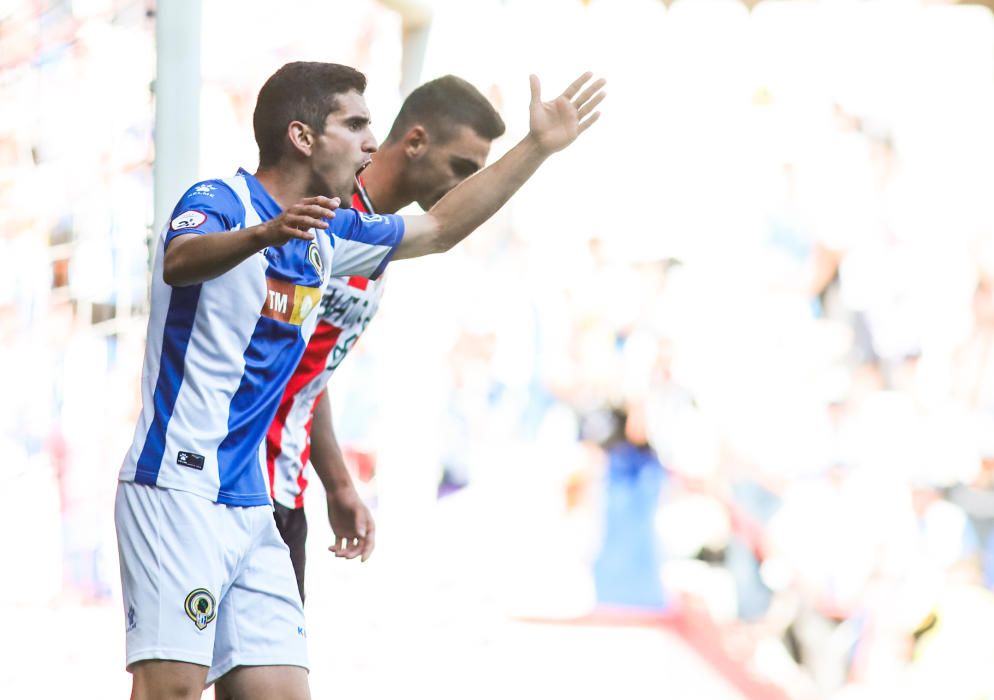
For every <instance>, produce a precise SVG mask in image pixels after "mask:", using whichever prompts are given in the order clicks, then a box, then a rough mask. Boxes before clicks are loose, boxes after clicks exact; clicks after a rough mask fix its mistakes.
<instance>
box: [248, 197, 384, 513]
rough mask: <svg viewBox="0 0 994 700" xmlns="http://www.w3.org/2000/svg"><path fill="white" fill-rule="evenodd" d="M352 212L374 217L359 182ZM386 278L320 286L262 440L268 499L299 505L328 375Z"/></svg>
mask: <svg viewBox="0 0 994 700" xmlns="http://www.w3.org/2000/svg"><path fill="white" fill-rule="evenodd" d="M352 208H353V209H355V210H357V211H359V212H364V213H368V214H374V213H375V212H374V211H373V208H372V205H371V204H370V202H369V197H368V196H367V195H366V191H365V190H364V189H363V188H362V183H361V182H360V183H359V186H358V187H357V191H356V193H355V194H354V195H353V196H352ZM385 277H386V276H385V275H383V276H381V277H379V278H378V279H376V280H371V279H366V278H365V277H332V278H330V279H329V280H328V282H327V284H326V286H325V287H324V290H323V296H322V298H321V305H320V307H319V308H318V314H319V316H318V322H317V328H315V330H314V334H313V335H312V336H311V338H310V341H309V342H308V343H307V347H306V349H305V350H304V356H303V357H302V358H301V360H300V363H299V364H298V365H297V369H296V370H295V371H294V373H293V375H292V376H291V377H290V381H289V382H288V383H287V386H286V390H285V391H284V392H283V398H282V399H281V400H280V406H279V409H278V410H277V411H276V418H275V419H274V420H273V423H272V425H270V426H269V432H268V433H267V435H266V466H267V467H268V469H269V484H270V495H271V496H272V498H273V500H274V501H275V502H276V503H279V504H281V505H283V506H285V507H287V508H302V507H303V505H304V491H305V489H306V488H307V482H308V474H309V471H310V467H309V463H310V453H311V424H312V422H313V419H314V408H315V406H317V402H318V399H319V398H320V397H321V392H322V391H324V389H325V387H326V386H327V384H328V380H329V379H331V375H332V374H334V372H335V370H336V369H337V368H338V366H339V365H340V364H341V363H342V360H344V359H345V356H346V355H347V354H348V353H349V350H351V349H352V347H353V346H354V345H355V343H356V341H357V340H358V339H359V336H360V335H362V332H363V331H365V330H366V326H368V325H369V322H370V321H371V320H373V316H374V315H376V311H377V309H378V308H379V305H380V297H381V296H382V295H383V283H384V280H385Z"/></svg>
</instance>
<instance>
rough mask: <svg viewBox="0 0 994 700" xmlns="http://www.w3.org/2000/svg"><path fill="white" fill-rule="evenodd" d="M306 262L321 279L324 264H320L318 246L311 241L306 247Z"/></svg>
mask: <svg viewBox="0 0 994 700" xmlns="http://www.w3.org/2000/svg"><path fill="white" fill-rule="evenodd" d="M307 260H308V261H309V262H310V263H311V265H313V266H314V269H315V270H317V273H318V277H321V276H322V275H323V274H324V264H323V263H322V262H321V251H320V250H318V244H317V243H316V242H314V241H311V244H310V245H309V246H308V247H307Z"/></svg>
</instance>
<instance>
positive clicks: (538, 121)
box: [528, 73, 607, 153]
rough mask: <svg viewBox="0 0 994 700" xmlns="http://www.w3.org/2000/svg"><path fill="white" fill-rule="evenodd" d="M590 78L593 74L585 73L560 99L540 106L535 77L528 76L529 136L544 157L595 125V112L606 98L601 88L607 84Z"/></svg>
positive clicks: (540, 99) (538, 89) (604, 81)
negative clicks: (529, 101) (529, 102)
mask: <svg viewBox="0 0 994 700" xmlns="http://www.w3.org/2000/svg"><path fill="white" fill-rule="evenodd" d="M593 77H594V74H593V73H584V74H583V75H581V76H580V77H579V78H577V79H576V80H574V81H573V82H572V83H571V84H570V86H569V87H568V88H566V89H565V90H564V91H563V94H561V95H560V96H559V97H557V98H555V99H554V100H552V101H551V102H543V101H542V86H541V84H540V83H539V80H538V76H537V75H532V76H530V79H531V92H532V97H531V104H530V105H529V112H530V119H529V126H530V129H529V132H528V135H529V136H530V137H531V138H533V139H534V140H535V141H536V142H537V143H538V145H539V147H540V148H541V149H542V150H543V151H544V152H545V153H555V152H556V151H561V150H562V149H564V148H566V147H567V146H569V145H570V144H571V143H573V142H574V141H575V140H576V137H577V136H579V135H580V134H582V133H583V132H584V131H586V130H587V129H589V128H590V126H591V125H592V124H593V123H594V122H595V121H597V118H598V117H599V116H600V112H595V111H594V110H595V109H596V108H597V105H599V104H600V103H601V100H603V99H604V97H605V96H606V93H605V92H604V90H603V88H604V85H606V84H607V81H606V80H604V79H603V78H600V79H598V80H595V81H594V82H592V83H591V82H590V80H591V78H593ZM588 83H589V85H588Z"/></svg>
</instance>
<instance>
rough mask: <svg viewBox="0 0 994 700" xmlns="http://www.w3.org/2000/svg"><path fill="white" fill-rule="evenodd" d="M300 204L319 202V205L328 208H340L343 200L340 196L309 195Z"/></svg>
mask: <svg viewBox="0 0 994 700" xmlns="http://www.w3.org/2000/svg"><path fill="white" fill-rule="evenodd" d="M299 203H300V204H317V205H318V206H319V207H325V208H326V209H338V207H340V206H342V200H341V198H339V197H322V196H320V195H319V196H317V197H307V198H306V199H302V200H300V202H299Z"/></svg>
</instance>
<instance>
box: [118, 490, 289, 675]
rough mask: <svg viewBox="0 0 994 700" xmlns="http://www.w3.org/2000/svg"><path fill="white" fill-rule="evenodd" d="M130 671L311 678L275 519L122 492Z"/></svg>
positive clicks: (259, 510) (163, 495)
mask: <svg viewBox="0 0 994 700" xmlns="http://www.w3.org/2000/svg"><path fill="white" fill-rule="evenodd" d="M114 522H115V525H116V526H117V543H118V552H119V554H120V557H121V581H122V589H123V593H124V616H125V626H126V629H127V666H128V669H129V670H130V669H131V666H132V664H134V663H135V662H137V661H142V660H145V659H167V660H170V661H186V662H189V663H194V664H200V665H203V666H209V667H210V671H209V672H208V674H207V683H208V685H209V684H211V683H213V682H214V681H215V680H217V679H218V678H220V677H221V676H223V675H224V674H225V673H227V672H228V671H230V670H231V669H232V668H234V667H235V666H269V665H280V666H283V665H286V666H302V667H304V668H307V633H306V631H305V627H304V607H303V605H301V602H300V594H299V593H298V592H297V580H296V579H295V578H294V574H293V566H292V565H291V564H290V552H289V550H288V549H287V546H286V545H285V544H284V543H283V540H282V538H281V537H280V534H279V531H278V530H277V529H276V521H275V520H274V519H273V510H272V508H270V507H269V506H248V507H245V506H228V505H224V504H219V503H214V502H212V501H210V500H208V499H206V498H203V497H201V496H197V495H194V494H192V493H187V492H185V491H177V490H173V489H164V488H159V487H158V486H148V485H145V484H136V483H133V482H120V483H119V484H118V487H117V502H116V504H115V507H114Z"/></svg>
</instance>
